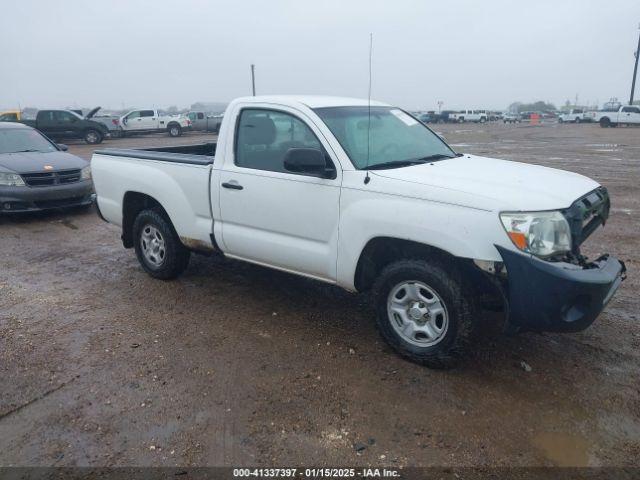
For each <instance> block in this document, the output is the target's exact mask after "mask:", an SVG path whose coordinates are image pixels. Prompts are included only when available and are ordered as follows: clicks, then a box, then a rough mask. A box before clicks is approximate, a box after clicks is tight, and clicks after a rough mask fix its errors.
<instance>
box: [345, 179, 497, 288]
mask: <svg viewBox="0 0 640 480" xmlns="http://www.w3.org/2000/svg"><path fill="white" fill-rule="evenodd" d="M377 237H390V238H397V239H401V240H409V241H413V242H417V243H421V244H424V245H428V246H431V247H436V248H438V249H440V250H443V251H445V252H448V253H450V254H451V255H453V256H456V257H461V258H470V259H478V260H488V261H501V260H502V259H501V257H500V255H499V254H498V252H497V250H496V248H495V247H494V244H504V243H508V238H507V236H506V235H505V233H504V231H503V229H502V227H501V225H500V223H499V219H498V216H497V213H496V212H493V211H488V210H482V209H479V208H470V207H464V206H460V205H452V204H447V203H440V202H435V201H430V200H421V199H416V198H411V197H403V196H400V195H387V194H381V193H375V192H370V191H363V190H357V189H343V192H342V197H341V200H340V227H339V247H338V262H337V267H338V284H340V285H341V286H343V287H344V288H347V289H349V290H355V285H354V284H355V273H356V267H357V265H358V260H359V258H360V255H361V253H362V251H363V250H364V248H365V246H366V245H367V243H369V241H371V240H372V239H374V238H377ZM503 237H504V238H503Z"/></svg>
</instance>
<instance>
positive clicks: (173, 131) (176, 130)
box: [171, 127, 178, 137]
mask: <svg viewBox="0 0 640 480" xmlns="http://www.w3.org/2000/svg"><path fill="white" fill-rule="evenodd" d="M171 135H173V136H174V137H175V136H176V135H178V128H177V127H171Z"/></svg>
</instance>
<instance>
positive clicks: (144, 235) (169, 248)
mask: <svg viewBox="0 0 640 480" xmlns="http://www.w3.org/2000/svg"><path fill="white" fill-rule="evenodd" d="M133 232H134V235H135V237H134V238H135V250H136V256H137V257H138V261H139V262H140V265H142V268H144V270H145V271H146V272H147V273H148V274H149V275H151V276H152V277H154V278H159V279H161V280H169V279H172V278H175V277H177V276H178V275H180V274H181V273H182V272H184V271H185V270H186V268H187V266H188V265H189V257H190V255H191V252H189V250H187V249H186V248H185V246H184V245H183V244H182V242H181V241H180V238H179V237H178V234H177V233H176V232H175V230H174V228H173V226H172V225H171V222H170V220H169V219H168V218H167V217H166V215H164V214H163V213H162V211H159V210H157V209H153V210H143V211H142V212H140V213H139V214H138V216H137V217H136V219H135V221H134V222H133Z"/></svg>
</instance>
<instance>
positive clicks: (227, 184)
mask: <svg viewBox="0 0 640 480" xmlns="http://www.w3.org/2000/svg"><path fill="white" fill-rule="evenodd" d="M222 186H223V187H224V188H230V189H232V190H242V189H243V188H244V187H243V186H242V185H238V184H237V183H230V182H224V183H223V184H222Z"/></svg>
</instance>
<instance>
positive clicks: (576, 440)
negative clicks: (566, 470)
mask: <svg viewBox="0 0 640 480" xmlns="http://www.w3.org/2000/svg"><path fill="white" fill-rule="evenodd" d="M533 444H534V445H535V446H536V447H538V448H539V449H540V450H542V452H543V453H544V455H545V456H546V457H547V458H548V459H549V460H551V461H552V462H553V463H554V464H556V465H557V466H559V467H586V466H588V465H589V453H588V452H589V443H588V442H587V440H586V439H585V438H584V437H582V436H580V435H574V434H569V433H558V432H543V433H539V434H537V435H536V436H535V437H534V438H533Z"/></svg>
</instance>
